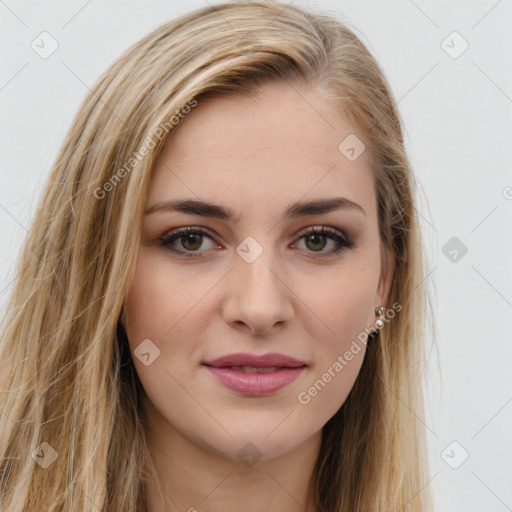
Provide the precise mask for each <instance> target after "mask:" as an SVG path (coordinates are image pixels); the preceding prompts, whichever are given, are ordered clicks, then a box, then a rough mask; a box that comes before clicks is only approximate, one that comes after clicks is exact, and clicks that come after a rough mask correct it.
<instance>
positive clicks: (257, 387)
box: [205, 365, 305, 396]
mask: <svg viewBox="0 0 512 512" xmlns="http://www.w3.org/2000/svg"><path fill="white" fill-rule="evenodd" d="M205 366H206V365H205ZM206 368H208V370H210V372H211V373H213V375H215V377H217V379H218V380H219V381H220V383H221V384H223V385H224V386H226V387H227V388H228V389H231V390H233V391H237V392H238V393H242V394H244V395H253V396H261V395H267V394H269V393H274V392H275V391H278V390H280V389H282V388H284V387H285V386H287V385H288V384H290V383H292V382H293V381H294V380H296V379H297V378H298V377H299V375H300V374H301V372H302V371H303V370H304V369H305V366H300V367H298V368H281V369H279V370H276V371H275V372H269V373H244V372H239V371H236V370H230V369H229V368H216V367H214V366H206Z"/></svg>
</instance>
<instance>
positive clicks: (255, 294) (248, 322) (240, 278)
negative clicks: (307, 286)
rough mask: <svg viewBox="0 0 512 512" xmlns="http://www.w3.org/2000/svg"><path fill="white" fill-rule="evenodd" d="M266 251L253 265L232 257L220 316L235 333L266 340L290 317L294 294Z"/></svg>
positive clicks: (280, 270) (276, 264) (275, 262)
mask: <svg viewBox="0 0 512 512" xmlns="http://www.w3.org/2000/svg"><path fill="white" fill-rule="evenodd" d="M271 253H272V251H271V250H269V249H266V250H264V251H263V253H262V254H261V255H260V256H259V257H258V258H257V259H256V260H255V261H253V262H252V263H248V262H247V261H245V260H244V259H243V258H241V257H239V256H238V255H235V261H234V266H233V268H232V270H231V272H229V273H228V275H227V279H226V282H225V296H224V302H223V315H224V319H225V321H226V322H227V323H228V324H229V325H231V326H233V327H235V328H238V329H243V330H250V332H251V333H252V334H253V335H255V336H265V335H268V334H270V333H271V332H272V330H273V329H274V330H275V329H276V326H279V327H280V328H283V327H284V326H285V325H286V324H287V323H288V322H289V321H290V319H291V318H292V317H293V312H294V310H293V304H292V300H293V296H294V294H293V291H292V290H291V289H290V287H289V286H288V285H287V283H286V279H285V277H284V272H283V269H282V267H281V266H280V265H279V262H278V261H277V260H276V259H275V258H273V256H272V254H271Z"/></svg>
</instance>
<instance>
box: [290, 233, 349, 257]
mask: <svg viewBox="0 0 512 512" xmlns="http://www.w3.org/2000/svg"><path fill="white" fill-rule="evenodd" d="M300 239H301V240H302V239H304V240H305V246H306V248H307V249H308V250H309V252H313V253H318V256H320V257H327V256H334V255H337V254H340V253H341V252H343V251H345V250H348V249H352V247H354V246H355V243H354V242H353V240H352V239H351V238H349V237H348V236H346V235H345V234H344V233H342V232H341V231H338V230H337V229H334V228H331V227H329V226H323V227H320V228H319V227H313V228H308V229H307V230H306V231H303V232H302V236H301V238H300ZM329 242H333V243H334V246H335V247H336V245H337V246H338V247H337V248H334V249H333V250H330V251H324V250H323V249H325V247H326V246H327V245H328V244H329Z"/></svg>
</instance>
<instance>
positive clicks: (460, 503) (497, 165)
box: [0, 0, 512, 512]
mask: <svg viewBox="0 0 512 512" xmlns="http://www.w3.org/2000/svg"><path fill="white" fill-rule="evenodd" d="M206 3H210V2H206V0H194V1H192V0H187V1H181V2H179V3H178V2H170V1H163V0H152V1H148V2H144V3H142V2H135V1H133V0H132V1H126V0H123V1H117V0H116V1H113V0H109V1H108V2H99V1H98V0H90V1H88V2H87V1H82V0H72V1H66V2H64V1H63V0H60V1H46V2H36V1H31V2H27V1H21V0H20V1H15V0H6V1H1V0H0V17H1V18H0V19H1V21H0V23H1V29H0V34H1V35H0V37H1V48H2V54H1V56H2V66H1V74H0V106H1V112H2V116H1V128H0V129H1V148H0V149H1V154H2V161H1V186H0V229H1V238H2V244H1V245H0V265H1V270H2V272H1V274H0V306H3V304H4V303H5V300H6V297H7V295H8V292H9V290H10V284H11V282H12V279H13V277H14V273H15V272H14V265H15V262H16V258H17V252H18V250H19V248H20V244H21V242H22V239H23V237H24V236H25V234H26V226H27V225H28V223H29V219H30V218H31V215H32V212H33V211H34V208H35V205H36V203H37V201H38V197H39V194H40V191H41V190H42V186H43V184H44V182H45V179H46V176H47V174H48V172H49V170H50V168H51V165H52V163H53V161H54V158H55V156H56V153H57V151H58V149H59V147H60V144H61V143H62V140H63V138H64V136H65V134H66V132H67V131H68V129H69V127H70V125H71V121H72V118H73V116H74V115H75V113H76V111H77V109H78V106H79V104H80V103H81V102H82V100H83V99H84V97H85V95H86V93H87V92H88V89H89V88H90V87H92V86H93V84H94V83H95V82H96V80H97V79H98V78H99V76H100V75H101V73H103V72H104V71H105V70H106V68H107V67H108V66H109V65H110V64H111V63H112V62H113V60H114V59H115V58H116V57H117V56H119V55H120V54H121V53H122V52H123V51H124V50H125V49H126V48H127V47H128V46H129V45H130V44H132V43H133V42H135V41H136V40H138V39H139V38H141V37H142V36H143V35H145V34H146V33H148V32H149V31H150V30H152V29H153V28H156V27H157V26H158V25H160V24H161V23H163V22H165V21H167V20H169V19H170V18H173V17H174V16H176V15H179V14H182V13H184V12H187V11H189V10H191V9H194V8H197V7H202V6H204V5H206ZM216 3H219V2H211V4H216ZM294 4H296V5H303V6H306V7H311V8H313V9H317V10H318V9H320V10H323V11H327V12H330V13H337V14H338V15H339V16H341V18H342V19H347V20H348V21H349V22H350V24H351V26H352V27H355V28H356V29H357V31H358V35H359V36H360V37H361V38H362V40H363V42H365V44H367V46H368V47H369V48H370V50H371V51H372V53H373V54H374V55H375V56H376V57H377V59H378V61H379V62H380V64H381V65H382V67H383V68H384V70H385V72H386V75H387V77H388V79H389V81H390V83H391V86H392V88H393V93H394V95H395V98H396V99H397V100H398V107H399V109H400V112H401V115H402V118H403V120H404V125H405V132H406V139H407V147H408V151H409V156H410V158H411V161H412V164H413V167H414V169H415V172H416V175H417V177H418V181H419V184H420V189H419V195H418V198H417V199H418V201H419V203H418V208H419V211H420V213H421V216H422V223H423V225H422V228H423V232H424V237H425V241H426V247H425V254H426V257H427V260H428V268H427V271H426V274H425V279H426V280H428V284H429V287H430V289H431V290H432V294H433V297H434V316H435V321H436V324H437V336H436V340H435V345H434V348H432V349H431V350H430V351H429V353H430V361H431V366H430V371H429V375H428V379H426V389H427V395H428V411H427V414H426V416H425V417H424V418H422V420H423V421H424V422H425V424H426V426H427V435H428V442H429V453H430V460H431V472H430V480H431V485H432V487H433V490H434V496H435V503H436V507H435V510H436V511H440V512H459V511H460V512H484V511H485V512H502V511H506V510H512V486H511V485H510V483H511V481H512V471H511V469H512V462H511V461H512V437H511V435H510V433H511V432H512V428H511V427H512V385H511V384H512V377H511V372H510V366H511V365H510V363H511V361H512V343H511V340H512V335H511V322H510V320H511V319H512V315H511V313H512V266H511V264H510V262H511V261H512V237H511V227H510V226H511V225H512V222H511V221H512V173H511V163H512V153H511V151H510V147H511V144H510V142H511V140H512V138H511V135H512V133H511V132H512V128H511V125H512V76H511V75H512V65H511V57H510V54H511V48H512V30H511V28H512V27H511V24H512V23H511V21H512V5H511V2H510V0H500V1H496V0H490V1H479V2H475V1H473V2H462V1H452V2H450V3H449V4H447V3H446V2H441V1H437V2H426V1H420V0H417V1H416V2H413V1H412V0H393V1H386V2H379V1H377V0H372V1H365V2H361V1H359V2H358V1H356V0H351V1H337V2H335V1H333V0H331V1H327V0H325V1H317V2H306V1H299V0H296V1H295V2H294ZM43 31H47V32H48V33H49V34H51V36H52V37H53V38H54V39H55V40H56V41H57V43H58V48H57V50H56V51H55V52H54V53H53V54H52V55H50V56H49V57H48V58H46V59H43V58H41V57H40V56H39V55H38V54H37V53H36V52H35V51H34V50H33V49H32V48H31V43H32V42H33V41H34V40H35V43H34V44H40V45H41V44H42V43H40V37H38V36H39V35H40V34H41V32H43ZM454 31H456V32H458V33H459V34H460V36H461V37H462V38H463V39H461V38H458V36H457V35H453V34H452V33H453V32H454ZM464 40H465V41H467V44H469V47H468V48H467V50H466V51H464V52H463V53H461V54H460V55H459V53H460V51H461V50H462V49H463V48H464V46H463V45H464ZM38 41H39V43H38ZM443 41H445V42H444V43H443ZM45 48H49V40H47V43H46V44H45ZM449 53H451V56H450V54H449ZM454 57H456V58H454ZM507 142H508V144H507ZM465 250H467V252H466V253H465V254H464V251H465ZM432 338H433V336H432V333H429V340H428V341H429V344H430V343H431V339H432ZM404 407H407V404H405V403H404ZM454 442H455V444H452V443H454ZM466 454H467V455H468V458H467V460H465V461H464V462H463V463H462V461H463V460H464V458H465V457H466ZM425 483H426V482H425ZM411 498H413V496H411Z"/></svg>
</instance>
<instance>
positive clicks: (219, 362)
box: [203, 353, 306, 368]
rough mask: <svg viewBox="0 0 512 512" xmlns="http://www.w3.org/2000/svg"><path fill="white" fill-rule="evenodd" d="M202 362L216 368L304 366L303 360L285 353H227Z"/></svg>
mask: <svg viewBox="0 0 512 512" xmlns="http://www.w3.org/2000/svg"><path fill="white" fill-rule="evenodd" d="M203 364H205V365H207V366H215V367H217V368H222V367H229V366H251V367H254V368H269V367H274V366H275V367H286V368H298V367H301V366H306V363H304V361H300V360H299V359H295V358H294V357H291V356H287V355H285V354H277V353H271V354H262V355H256V354H249V353H236V354H228V355H226V356H222V357H218V358H217V359H212V360H210V361H205V362H204V363H203Z"/></svg>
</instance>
